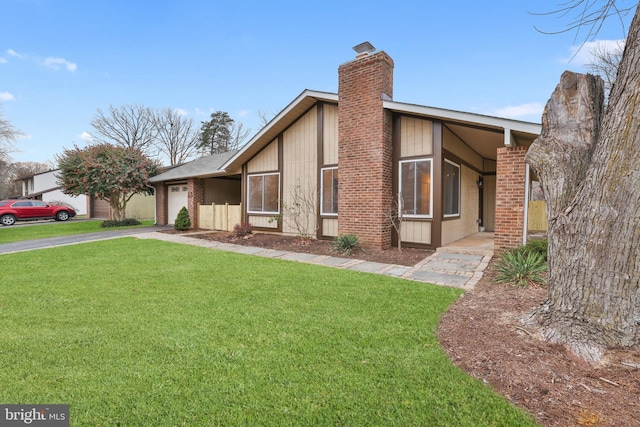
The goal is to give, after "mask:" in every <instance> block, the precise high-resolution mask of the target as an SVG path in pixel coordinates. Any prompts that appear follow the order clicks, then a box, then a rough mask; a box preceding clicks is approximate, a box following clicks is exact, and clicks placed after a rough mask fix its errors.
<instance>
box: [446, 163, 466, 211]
mask: <svg viewBox="0 0 640 427" xmlns="http://www.w3.org/2000/svg"><path fill="white" fill-rule="evenodd" d="M444 162H445V163H449V164H450V165H452V166H455V167H457V168H458V212H457V213H452V214H445V213H444V209H445V203H444V198H445V196H446V194H445V191H444V176H443V177H442V215H443V217H444V218H455V217H459V216H460V211H461V203H462V200H461V198H462V168H461V167H460V165H459V164H458V163H454V162H452V161H451V160H447V159H444ZM442 172H443V174H444V170H443V171H442Z"/></svg>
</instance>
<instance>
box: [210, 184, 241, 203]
mask: <svg viewBox="0 0 640 427" xmlns="http://www.w3.org/2000/svg"><path fill="white" fill-rule="evenodd" d="M240 186H241V181H240V180H233V179H222V178H210V179H205V180H204V204H205V205H210V204H211V203H216V204H224V203H229V204H232V205H237V204H239V203H240V195H241V192H242V189H241V188H240Z"/></svg>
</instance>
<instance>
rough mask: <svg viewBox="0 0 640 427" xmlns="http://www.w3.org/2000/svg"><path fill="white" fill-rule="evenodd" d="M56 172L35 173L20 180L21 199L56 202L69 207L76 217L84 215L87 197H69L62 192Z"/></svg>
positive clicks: (87, 202)
mask: <svg viewBox="0 0 640 427" xmlns="http://www.w3.org/2000/svg"><path fill="white" fill-rule="evenodd" d="M57 173H58V170H57V169H56V170H51V171H48V172H42V173H37V174H35V175H31V176H28V177H25V178H23V179H22V197H24V198H27V199H35V200H42V201H43V202H58V203H64V204H67V205H69V206H71V207H72V208H73V209H74V210H75V211H76V214H77V215H86V214H87V207H88V204H89V201H88V198H87V196H70V195H68V194H64V193H63V192H62V186H60V184H59V183H58V178H57V176H56V174H57Z"/></svg>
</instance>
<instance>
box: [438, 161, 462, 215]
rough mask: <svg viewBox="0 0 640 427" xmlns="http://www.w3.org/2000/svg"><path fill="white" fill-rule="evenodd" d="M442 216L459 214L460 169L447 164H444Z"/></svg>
mask: <svg viewBox="0 0 640 427" xmlns="http://www.w3.org/2000/svg"><path fill="white" fill-rule="evenodd" d="M443 172H444V177H443V180H442V181H443V189H444V194H443V197H444V201H443V202H444V206H443V209H444V214H445V215H459V214H460V167H459V166H458V165H454V164H451V163H449V162H445V163H444V171H443Z"/></svg>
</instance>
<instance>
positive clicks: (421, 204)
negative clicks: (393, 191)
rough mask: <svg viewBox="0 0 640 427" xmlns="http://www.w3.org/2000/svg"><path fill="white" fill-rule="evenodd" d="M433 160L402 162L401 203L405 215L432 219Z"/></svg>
mask: <svg viewBox="0 0 640 427" xmlns="http://www.w3.org/2000/svg"><path fill="white" fill-rule="evenodd" d="M431 163H432V161H431V159H420V160H403V161H401V162H400V188H399V191H400V197H401V199H400V201H401V205H402V208H403V215H404V216H410V217H417V218H431V216H432V213H431V211H432V197H431V194H432V191H433V185H432V182H433V179H432V168H431Z"/></svg>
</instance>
